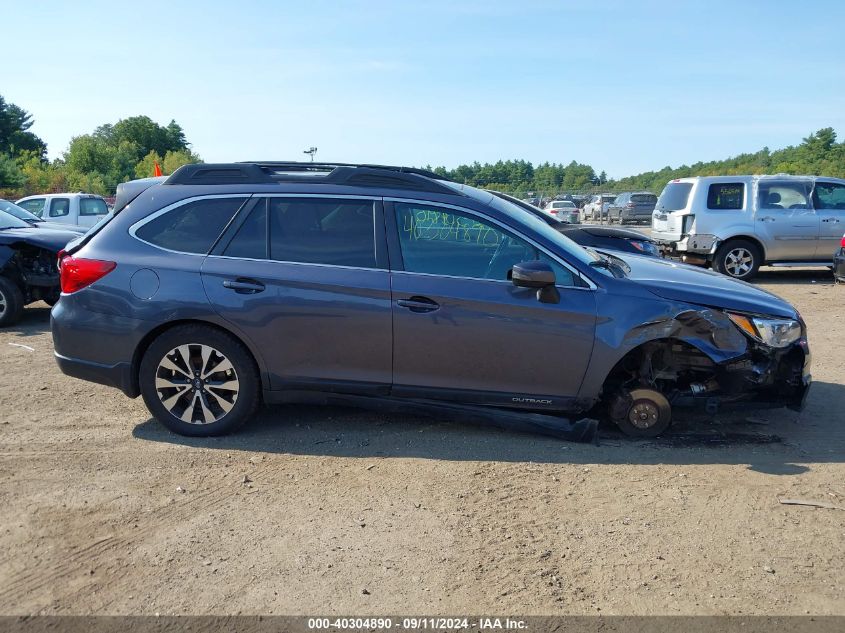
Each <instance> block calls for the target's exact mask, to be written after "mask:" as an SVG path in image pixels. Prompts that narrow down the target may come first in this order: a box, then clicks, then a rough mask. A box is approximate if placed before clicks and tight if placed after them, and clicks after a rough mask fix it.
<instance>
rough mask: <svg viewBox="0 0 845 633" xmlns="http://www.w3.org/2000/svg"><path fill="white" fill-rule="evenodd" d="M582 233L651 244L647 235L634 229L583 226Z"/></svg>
mask: <svg viewBox="0 0 845 633" xmlns="http://www.w3.org/2000/svg"><path fill="white" fill-rule="evenodd" d="M579 226H580V228H581V230H582V231H586V232H587V233H589V234H590V235H596V236H599V237H620V238H623V239H626V240H641V241H643V242H650V241H651V238H650V237H649V236H648V235H646V234H645V233H640V232H639V231H634V230H633V229H623V228H617V227H612V226H598V225H595V224H581V225H579Z"/></svg>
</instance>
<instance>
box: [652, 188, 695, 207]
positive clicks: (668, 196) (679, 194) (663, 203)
mask: <svg viewBox="0 0 845 633" xmlns="http://www.w3.org/2000/svg"><path fill="white" fill-rule="evenodd" d="M690 191H692V183H691V182H670V183H669V184H668V185H666V187H664V189H663V193H661V194H660V197H659V198H658V199H657V208H658V209H660V210H661V211H678V210H679V209H686V207H687V202H688V201H689V194H690Z"/></svg>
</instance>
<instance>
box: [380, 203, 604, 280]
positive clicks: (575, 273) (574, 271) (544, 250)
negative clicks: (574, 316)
mask: <svg viewBox="0 0 845 633" xmlns="http://www.w3.org/2000/svg"><path fill="white" fill-rule="evenodd" d="M384 201H385V202H406V203H407V202H410V203H415V204H426V205H429V206H433V207H443V208H446V209H454V210H455V211H460V212H461V213H467V214H469V215H472V216H475V217H478V218H480V219H483V220H484V221H486V222H491V223H493V224H495V225H497V226H499V227H501V228H502V229H503V230H505V231H507V232H508V233H513V234H514V235H516V236H517V237H518V238H520V239H523V240H525V241H526V242H528V243H529V244H531V245H532V246H533V247H534V248H536V249H537V250H539V251H540V252H542V253H545V254H546V255H547V256H548V257H550V258H551V259H553V260H554V261H556V262H557V263H558V264H560V265H561V266H563V267H564V268H566V269H567V270H568V271H569V272H571V273H572V275H573V276H577V277H578V278H579V279H581V280H583V281H584V282H585V283H587V284H588V286H589V287H588V288H584V287H583V286H564V285H557V284H555V286H556V287H558V288H567V289H570V288H571V289H575V290H596V289H597V286H596V284H595V283H594V282H593V280H592V279H590V278H589V277H586V276H585V275H583V274H582V273H581V272H580V271H579V270H577V269H575V268H573V267H572V266H571V265H570V264H569V263H568V262H566V261H564V260H563V259H562V258H561V257H560V256H558V255H555V254H554V253H550V252H549V250H548V249H547V248H545V247H543V246H541V245H540V244H538V243H537V242H536V241H534V240H533V239H531V238H529V237H526V236H525V235H524V234H523V233H522V232H520V231H517V230H516V229H514V228H513V227H510V226H508V225H507V224H504V223H502V222H499V221H498V220H496V219H495V218H491V217H489V216H487V215H482V213H481V212H480V211H475V210H473V209H467V208H466V207H461V206H458V205H456V204H449V203H446V202H433V201H431V200H419V199H417V198H394V197H385V198H384ZM397 272H407V273H409V274H412V275H428V276H430V277H451V278H454V279H473V280H475V281H504V283H511V282H510V281H506V280H499V279H482V278H480V277H463V276H460V275H435V274H432V273H416V272H413V271H397Z"/></svg>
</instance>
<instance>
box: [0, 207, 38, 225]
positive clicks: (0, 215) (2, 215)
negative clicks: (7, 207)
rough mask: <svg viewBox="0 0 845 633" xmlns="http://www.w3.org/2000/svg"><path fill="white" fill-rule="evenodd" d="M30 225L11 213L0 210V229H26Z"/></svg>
mask: <svg viewBox="0 0 845 633" xmlns="http://www.w3.org/2000/svg"><path fill="white" fill-rule="evenodd" d="M28 228H31V225H30V224H29V223H28V222H24V221H23V220H19V219H18V218H16V217H15V216H13V215H10V214H9V213H6V212H5V211H0V229H28Z"/></svg>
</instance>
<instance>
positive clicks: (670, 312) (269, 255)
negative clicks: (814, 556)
mask: <svg viewBox="0 0 845 633" xmlns="http://www.w3.org/2000/svg"><path fill="white" fill-rule="evenodd" d="M232 183H237V184H232ZM529 206H530V205H529ZM540 213H541V214H542V213H543V212H542V211H540ZM555 221H556V220H554V218H552V217H551V216H549V215H548V214H546V217H545V218H539V217H537V215H536V214H535V213H532V212H530V209H526V208H525V206H522V205H520V204H515V203H513V202H512V201H511V200H510V199H509V198H508V197H507V196H502V195H494V194H492V193H490V192H487V191H483V190H479V189H475V188H473V187H470V186H467V185H461V184H457V183H453V182H450V181H448V180H445V179H443V178H442V177H441V176H438V175H436V174H433V173H431V172H426V171H423V170H415V169H407V168H397V167H375V166H358V165H337V164H333V165H329V164H315V163H240V164H237V163H236V164H219V165H188V166H184V167H181V168H180V169H179V170H177V171H176V172H174V174H172V175H171V176H169V177H168V178H167V179H148V180H147V181H144V182H141V183H138V182H135V183H126V184H125V185H121V187H120V188H119V191H118V199H117V201H116V204H115V209H114V213H113V214H112V215H110V216H109V218H108V219H106V220H104V221H103V222H102V223H101V224H100V225H98V226H97V227H96V228H95V229H94V230H92V231H89V232H88V233H86V234H85V235H84V236H82V237H80V238H78V239H77V240H75V241H74V242H72V243H71V244H69V245H68V246H67V247H66V251H65V253H63V255H62V259H61V264H60V270H61V287H62V296H61V299H60V300H59V302H58V303H57V304H56V306H55V307H54V308H53V311H52V334H53V342H54V346H55V353H56V359H57V361H58V363H59V366H60V367H61V369H62V371H64V372H65V373H67V374H69V375H71V376H76V377H79V378H82V379H86V380H91V381H94V382H99V383H103V384H107V385H111V386H114V387H117V388H119V389H121V390H122V391H123V392H124V393H125V394H126V395H127V396H130V397H137V396H138V395H142V396H143V398H144V401H145V403H146V405H147V406H148V408H149V409H150V411H151V412H152V414H153V415H154V416H155V417H156V418H157V419H158V420H160V421H161V422H162V423H163V424H164V425H166V426H167V427H168V428H170V429H172V430H173V431H175V432H177V433H182V434H185V435H196V436H203V435H215V434H221V433H228V432H231V431H233V430H234V429H235V428H237V427H238V426H239V425H240V424H242V423H243V422H244V421H245V420H247V419H248V418H250V417H251V415H252V414H253V413H254V412H255V410H256V408H257V406H258V405H259V403H260V402H261V401H262V400H263V401H264V402H314V401H318V402H337V403H340V402H344V403H347V404H355V405H361V406H373V407H378V406H387V407H397V406H400V405H401V406H414V407H417V406H431V405H432V403H438V406H441V407H447V408H448V407H451V409H449V410H456V411H458V410H459V411H463V412H467V411H471V412H473V413H474V414H475V415H480V414H484V415H491V412H499V414H500V415H511V416H512V415H513V413H512V412H513V411H522V412H523V413H524V412H527V411H533V412H535V413H537V414H540V413H542V414H545V415H542V416H535V418H530V419H542V420H543V423H542V424H543V425H547V426H549V427H552V426H553V427H554V428H556V429H559V430H561V431H562V432H566V433H569V434H571V435H573V436H575V435H578V436H580V435H583V433H584V432H585V428H588V427H585V426H584V425H585V424H589V422H585V421H579V422H570V421H569V420H567V419H566V418H564V417H561V416H572V419H575V416H581V415H584V414H587V415H591V416H602V417H609V418H610V419H612V420H613V421H614V422H616V424H618V425H619V427H620V428H621V429H623V430H624V431H625V432H627V433H630V434H632V435H640V436H643V435H644V436H651V435H655V434H658V433H660V432H662V431H663V430H665V429H666V428H667V427H668V426H669V424H670V421H671V416H672V408H673V407H676V406H684V405H695V404H702V405H703V404H706V406H707V408H708V409H714V408H716V407H718V406H720V405H721V404H726V403H735V402H738V401H746V402H752V403H755V402H756V403H761V404H765V405H767V406H769V405H771V404H782V405H786V406H790V407H793V408H796V409H800V408H801V407H802V406H803V402H804V398H805V396H806V393H807V389H808V386H809V383H810V374H809V362H810V356H809V350H808V347H807V338H806V328H805V326H804V323H803V322H802V321H801V318H800V317H799V315H798V313H797V312H796V311H795V309H794V308H793V307H792V306H791V305H789V304H788V303H787V302H785V301H783V300H782V299H780V298H778V297H775V296H774V295H772V294H770V293H767V292H764V291H762V290H759V289H757V288H754V287H753V286H749V285H746V284H742V283H739V282H737V281H735V280H733V279H730V278H728V277H725V276H722V275H717V274H715V273H712V272H709V271H704V270H698V269H695V268H693V267H690V266H684V265H682V264H677V263H674V262H671V261H667V260H664V259H661V258H658V257H644V256H640V255H634V254H630V253H620V252H618V251H617V252H607V253H601V252H600V251H596V250H594V249H592V248H582V247H580V246H578V245H577V244H576V243H575V242H573V241H572V240H570V239H568V238H567V237H566V234H565V232H562V231H558V230H556V229H555V228H554V227H553V226H552V223H553V222H555ZM33 230H35V229H33ZM509 412H510V413H509ZM521 419H529V418H525V417H524V415H523V417H522V418H521Z"/></svg>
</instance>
